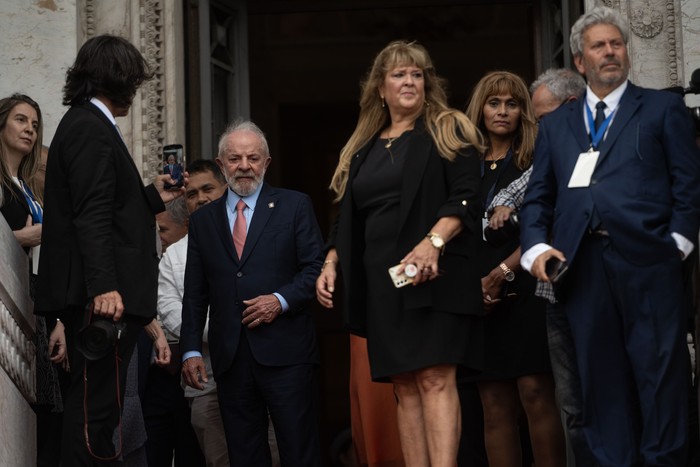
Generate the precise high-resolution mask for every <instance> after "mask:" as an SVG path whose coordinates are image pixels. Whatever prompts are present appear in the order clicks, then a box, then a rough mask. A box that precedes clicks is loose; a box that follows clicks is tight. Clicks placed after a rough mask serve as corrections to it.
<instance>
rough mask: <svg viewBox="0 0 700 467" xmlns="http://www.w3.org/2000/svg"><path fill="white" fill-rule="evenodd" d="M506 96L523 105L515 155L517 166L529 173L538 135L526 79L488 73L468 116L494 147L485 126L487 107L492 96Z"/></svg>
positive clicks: (470, 106) (474, 96)
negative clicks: (528, 169)
mask: <svg viewBox="0 0 700 467" xmlns="http://www.w3.org/2000/svg"><path fill="white" fill-rule="evenodd" d="M506 94H510V95H511V96H513V98H514V99H515V100H516V101H518V104H519V105H520V125H518V132H517V134H516V135H515V140H514V141H513V152H514V156H515V165H517V166H518V168H519V169H520V170H525V169H527V168H528V167H529V166H530V163H531V162H532V153H533V152H534V149H535V137H536V136H537V123H536V120H535V112H534V111H533V109H532V101H531V100H530V94H529V93H528V91H527V85H526V84H525V82H524V81H523V80H522V78H520V77H519V76H518V75H516V74H513V73H510V72H508V71H492V72H491V73H488V74H486V75H485V76H484V77H483V78H481V80H480V81H479V82H478V83H477V85H476V86H475V87H474V90H473V91H472V97H471V99H470V101H469V106H468V107H467V116H468V117H469V119H470V120H471V121H472V122H476V124H477V126H478V127H479V130H480V131H481V133H482V134H483V135H484V138H485V140H486V145H487V146H489V147H490V146H491V142H490V140H489V134H488V131H486V126H485V125H484V105H485V104H486V101H487V100H488V98H489V97H493V96H503V95H506Z"/></svg>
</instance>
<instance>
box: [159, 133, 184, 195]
mask: <svg viewBox="0 0 700 467" xmlns="http://www.w3.org/2000/svg"><path fill="white" fill-rule="evenodd" d="M162 169H163V173H164V174H168V175H170V178H172V179H173V180H175V184H172V183H166V184H165V189H167V190H174V189H175V190H176V189H178V188H180V187H181V186H182V184H183V181H184V174H185V153H184V151H183V150H182V144H167V145H165V146H163V168H162Z"/></svg>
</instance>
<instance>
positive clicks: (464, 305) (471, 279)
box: [328, 119, 483, 335]
mask: <svg viewBox="0 0 700 467" xmlns="http://www.w3.org/2000/svg"><path fill="white" fill-rule="evenodd" d="M413 132H414V134H413V135H412V136H411V145H410V147H409V149H408V153H407V154H406V164H405V165H404V169H403V178H402V180H403V181H402V186H401V195H400V201H399V225H398V235H397V238H396V242H395V244H394V245H393V247H394V254H395V257H396V263H398V262H399V260H400V259H401V258H403V257H404V256H405V255H406V254H407V253H408V252H409V251H411V250H412V249H413V248H414V247H415V246H416V244H418V242H420V241H421V240H422V239H423V238H424V237H425V236H426V235H427V234H428V233H429V232H430V229H431V228H432V227H433V225H435V223H436V222H437V221H438V219H439V218H441V217H447V216H457V217H459V218H460V219H461V220H462V225H463V230H462V232H461V233H460V234H459V235H457V236H456V237H454V238H453V239H452V240H450V241H449V242H448V243H447V245H446V247H445V252H444V254H443V255H442V256H440V259H439V262H438V267H439V269H440V271H441V273H442V274H441V276H439V277H438V278H437V279H434V280H432V281H429V282H427V283H424V284H421V285H420V286H417V287H413V286H408V287H403V288H402V289H399V290H400V292H399V293H401V294H402V295H403V296H404V300H403V301H402V303H404V306H406V307H410V308H422V307H428V308H432V309H434V310H436V311H442V312H449V313H457V314H475V315H481V314H483V306H482V304H481V278H480V277H479V266H478V264H477V262H476V256H475V248H476V240H477V239H478V238H479V237H478V235H479V231H480V229H479V227H478V225H479V224H478V223H479V211H480V203H479V195H478V193H479V186H480V183H481V179H480V169H479V163H480V160H479V156H478V154H477V152H476V151H475V150H474V149H473V148H472V149H469V150H467V151H465V152H464V154H460V155H459V156H458V157H457V158H456V159H455V160H454V161H448V160H447V159H445V158H443V157H441V156H440V154H439V153H438V150H437V147H436V146H435V143H434V141H433V139H432V137H431V136H430V134H429V133H428V131H427V130H426V129H425V126H424V123H423V120H422V119H419V120H417V121H416V125H415V128H414V130H413ZM377 136H378V135H376V136H375V137H374V138H373V139H372V141H370V142H369V143H368V144H367V145H366V146H365V147H363V148H362V149H361V150H360V151H359V152H358V153H357V154H356V155H355V156H354V157H353V159H352V162H351V163H350V172H349V178H348V183H347V187H346V189H345V194H344V196H343V199H342V201H341V206H340V213H339V217H338V219H337V220H336V223H335V225H334V227H333V229H332V231H331V234H330V236H329V241H328V244H329V245H330V246H332V247H335V248H336V250H337V252H338V258H339V260H340V264H341V267H342V272H343V278H344V285H345V290H346V312H347V313H348V317H347V318H348V328H349V330H350V331H351V332H353V333H356V334H359V335H364V332H365V323H366V291H365V284H366V280H365V274H364V265H363V264H362V256H363V252H364V219H363V217H362V216H361V215H360V213H359V212H358V211H357V210H356V209H355V203H354V201H353V193H352V182H353V179H354V178H355V176H356V175H357V172H358V170H359V168H360V166H361V165H362V163H363V162H364V160H365V158H366V157H367V154H368V153H369V150H370V148H371V147H372V145H373V144H374V142H375V140H376V138H377ZM389 266H391V265H389ZM387 280H389V276H388V273H387Z"/></svg>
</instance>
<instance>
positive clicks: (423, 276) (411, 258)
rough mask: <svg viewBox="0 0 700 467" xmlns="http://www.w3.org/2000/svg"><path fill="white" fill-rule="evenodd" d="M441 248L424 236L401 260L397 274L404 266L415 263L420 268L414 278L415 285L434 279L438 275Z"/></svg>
mask: <svg viewBox="0 0 700 467" xmlns="http://www.w3.org/2000/svg"><path fill="white" fill-rule="evenodd" d="M439 257H440V250H439V249H438V248H435V247H434V246H433V244H432V243H430V240H428V239H427V238H424V239H423V240H421V241H420V242H419V243H418V245H416V246H415V247H414V248H413V250H411V252H410V253H409V254H407V255H406V256H404V258H403V259H402V260H401V267H400V268H399V270H398V271H397V274H401V273H402V272H403V270H404V268H405V267H406V266H407V265H409V264H415V265H416V268H418V273H417V274H416V276H415V277H414V278H413V285H414V286H415V285H419V284H421V283H423V282H426V281H429V280H433V279H435V278H436V277H437V276H438V258H439Z"/></svg>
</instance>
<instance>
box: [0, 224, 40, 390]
mask: <svg viewBox="0 0 700 467" xmlns="http://www.w3.org/2000/svg"><path fill="white" fill-rule="evenodd" d="M0 257H2V260H0V367H2V370H4V372H5V373H6V374H7V376H9V378H10V379H11V380H12V382H13V383H14V385H15V386H16V388H17V390H18V391H19V392H20V393H21V394H22V396H23V397H24V398H25V399H26V400H27V401H28V402H30V403H32V402H34V401H35V400H36V383H35V377H34V375H35V371H36V346H35V344H34V342H35V340H34V332H35V327H34V313H33V307H34V304H33V302H32V300H31V298H29V260H28V258H27V255H26V254H25V253H24V251H22V248H21V247H20V246H19V244H18V243H17V240H16V239H15V236H14V234H13V233H12V230H10V227H9V226H8V225H7V222H5V219H4V218H3V217H2V216H0Z"/></svg>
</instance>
